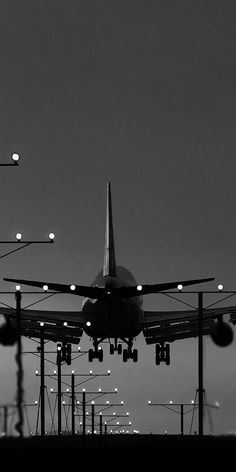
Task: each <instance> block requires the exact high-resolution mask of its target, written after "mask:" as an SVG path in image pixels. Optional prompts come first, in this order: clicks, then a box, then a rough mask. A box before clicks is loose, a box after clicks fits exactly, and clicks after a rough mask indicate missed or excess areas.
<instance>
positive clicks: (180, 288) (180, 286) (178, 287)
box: [177, 284, 183, 292]
mask: <svg viewBox="0 0 236 472" xmlns="http://www.w3.org/2000/svg"><path fill="white" fill-rule="evenodd" d="M177 289H178V290H179V292H181V290H183V285H182V284H179V285H177Z"/></svg>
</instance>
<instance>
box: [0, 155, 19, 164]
mask: <svg viewBox="0 0 236 472" xmlns="http://www.w3.org/2000/svg"><path fill="white" fill-rule="evenodd" d="M11 158H12V160H13V162H12V163H11V164H0V166H1V167H9V166H14V167H15V166H18V164H19V160H20V156H19V154H17V153H16V152H14V153H13V154H12V156H11Z"/></svg>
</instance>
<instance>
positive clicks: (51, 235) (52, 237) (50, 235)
mask: <svg viewBox="0 0 236 472" xmlns="http://www.w3.org/2000/svg"><path fill="white" fill-rule="evenodd" d="M48 237H49V239H51V241H53V240H54V239H55V234H54V233H49V235H48Z"/></svg>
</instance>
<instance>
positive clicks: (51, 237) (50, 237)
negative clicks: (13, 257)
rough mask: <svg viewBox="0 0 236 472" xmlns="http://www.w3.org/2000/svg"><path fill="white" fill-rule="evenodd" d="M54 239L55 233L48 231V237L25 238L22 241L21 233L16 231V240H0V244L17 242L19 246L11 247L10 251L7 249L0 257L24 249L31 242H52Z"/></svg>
mask: <svg viewBox="0 0 236 472" xmlns="http://www.w3.org/2000/svg"><path fill="white" fill-rule="evenodd" d="M54 239H55V234H54V233H49V235H48V239H47V240H35V241H33V240H26V241H22V234H21V233H16V241H11V240H10V241H5V240H4V241H0V244H17V245H18V246H19V247H18V248H17V249H13V250H12V251H9V252H7V253H5V254H3V255H1V256H0V259H3V258H4V257H7V256H9V255H10V254H13V253H14V252H17V251H20V250H22V249H24V248H25V247H27V246H31V245H32V244H52V243H54Z"/></svg>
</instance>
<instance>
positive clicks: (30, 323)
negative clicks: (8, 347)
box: [0, 307, 84, 344]
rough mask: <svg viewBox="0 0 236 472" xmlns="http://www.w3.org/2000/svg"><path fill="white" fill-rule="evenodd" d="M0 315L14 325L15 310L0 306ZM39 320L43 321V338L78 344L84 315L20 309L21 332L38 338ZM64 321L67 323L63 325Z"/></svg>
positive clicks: (80, 313) (39, 335)
mask: <svg viewBox="0 0 236 472" xmlns="http://www.w3.org/2000/svg"><path fill="white" fill-rule="evenodd" d="M0 315H3V316H4V317H5V319H6V320H8V321H9V320H10V321H11V323H12V325H13V326H14V324H15V321H16V310H15V309H14V308H5V307H0ZM40 322H44V339H45V340H49V341H54V342H66V343H72V344H79V342H80V339H81V336H82V334H83V324H84V315H83V313H82V312H78V311H77V312H75V311H47V310H30V309H25V310H24V309H22V310H21V334H22V335H23V336H26V337H29V338H40V337H41V327H40ZM64 323H67V324H66V325H64Z"/></svg>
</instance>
